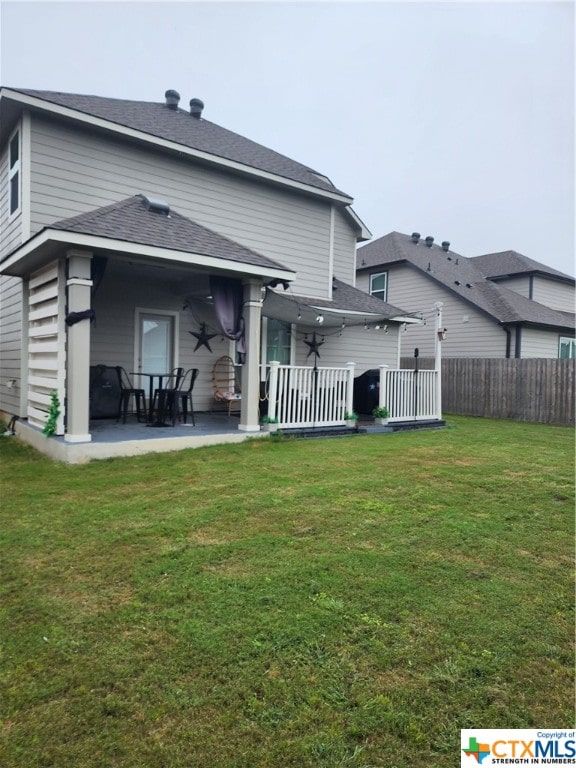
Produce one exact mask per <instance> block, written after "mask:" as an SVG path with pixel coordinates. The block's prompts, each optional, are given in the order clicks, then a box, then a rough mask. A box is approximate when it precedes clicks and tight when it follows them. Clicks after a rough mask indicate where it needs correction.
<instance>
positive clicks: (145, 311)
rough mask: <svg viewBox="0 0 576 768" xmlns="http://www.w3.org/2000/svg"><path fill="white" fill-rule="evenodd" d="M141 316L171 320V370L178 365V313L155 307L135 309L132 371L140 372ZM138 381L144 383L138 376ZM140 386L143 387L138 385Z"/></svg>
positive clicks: (144, 378)
mask: <svg viewBox="0 0 576 768" xmlns="http://www.w3.org/2000/svg"><path fill="white" fill-rule="evenodd" d="M143 315H160V316H163V317H170V318H172V322H173V332H174V338H173V339H172V368H176V367H177V366H179V365H180V362H179V358H180V313H179V312H174V311H173V310H166V309H156V308H155V307H136V309H135V313H134V368H133V370H134V371H141V370H142V360H141V359H140V351H141V342H142V337H141V323H142V316H143ZM158 373H168V371H158ZM138 380H139V381H142V382H145V381H146V377H144V376H142V377H140V376H138ZM140 386H143V385H142V384H140Z"/></svg>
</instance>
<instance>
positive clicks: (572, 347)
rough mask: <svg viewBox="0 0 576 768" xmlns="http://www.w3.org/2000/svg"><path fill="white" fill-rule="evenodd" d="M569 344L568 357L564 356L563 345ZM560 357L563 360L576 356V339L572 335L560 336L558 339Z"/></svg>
mask: <svg viewBox="0 0 576 768" xmlns="http://www.w3.org/2000/svg"><path fill="white" fill-rule="evenodd" d="M564 344H568V349H569V354H568V357H564V358H562V346H563V345H564ZM558 357H559V358H562V359H563V360H572V359H574V358H575V357H576V339H575V338H574V337H572V336H560V338H559V340H558Z"/></svg>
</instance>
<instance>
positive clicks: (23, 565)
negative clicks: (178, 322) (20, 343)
mask: <svg viewBox="0 0 576 768" xmlns="http://www.w3.org/2000/svg"><path fill="white" fill-rule="evenodd" d="M448 423H449V426H450V428H448V429H446V430H443V431H429V432H422V433H419V434H418V433H405V434H395V435H370V436H363V437H350V438H343V439H338V440H309V441H292V440H284V441H282V440H280V441H262V440H254V441H249V442H247V443H244V444H241V445H237V446H222V447H215V448H206V449H199V450H196V451H184V452H181V453H174V454H162V455H149V456H142V457H137V458H128V459H114V460H108V461H100V462H93V463H91V464H89V465H84V466H64V465H58V464H53V463H51V462H50V461H49V460H47V459H45V458H43V457H41V456H40V455H39V454H37V453H35V452H34V451H33V450H31V449H28V448H27V447H24V446H22V445H20V444H18V443H17V442H16V440H15V439H14V438H0V458H1V460H2V465H1V466H2V469H1V493H2V496H1V498H2V504H1V513H2V519H1V528H0V540H1V543H2V559H1V563H0V566H1V569H2V576H1V579H0V594H1V623H0V631H1V657H0V732H1V737H2V740H1V741H0V753H1V754H2V755H3V756H2V758H1V759H0V765H2V768H47V767H48V766H55V767H57V768H288V767H289V766H294V767H295V768H341V767H344V766H346V768H367V766H385V767H386V768H395V767H396V768H420V767H422V768H424V767H426V768H437V767H441V766H446V767H448V766H450V768H452V766H455V765H457V764H459V759H460V758H459V748H460V729H461V728H567V727H570V726H572V727H573V725H574V696H573V692H574V675H573V668H574V655H573V651H574V648H573V627H574V624H573V607H574V591H573V550H574V498H573V490H574V439H573V438H574V435H573V430H571V429H568V428H562V427H551V426H544V425H532V424H518V423H512V422H504V421H490V420H483V419H473V418H463V417H452V418H449V420H448Z"/></svg>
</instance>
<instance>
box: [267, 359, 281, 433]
mask: <svg viewBox="0 0 576 768" xmlns="http://www.w3.org/2000/svg"><path fill="white" fill-rule="evenodd" d="M279 368H280V363H279V361H278V360H272V362H271V363H270V386H269V388H268V416H269V417H270V418H271V419H275V418H276V401H277V400H278V370H279Z"/></svg>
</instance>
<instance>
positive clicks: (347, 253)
mask: <svg viewBox="0 0 576 768" xmlns="http://www.w3.org/2000/svg"><path fill="white" fill-rule="evenodd" d="M355 265H356V236H355V234H354V231H353V230H352V228H351V226H350V224H349V223H348V221H347V219H346V217H345V215H344V213H342V211H341V210H339V209H338V208H336V206H334V276H335V277H337V278H338V279H339V280H342V281H343V282H344V283H348V284H349V285H354V284H355V281H356V274H355V272H356V266H355Z"/></svg>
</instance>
